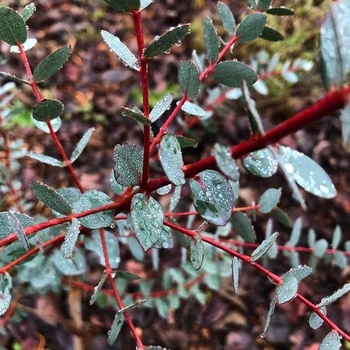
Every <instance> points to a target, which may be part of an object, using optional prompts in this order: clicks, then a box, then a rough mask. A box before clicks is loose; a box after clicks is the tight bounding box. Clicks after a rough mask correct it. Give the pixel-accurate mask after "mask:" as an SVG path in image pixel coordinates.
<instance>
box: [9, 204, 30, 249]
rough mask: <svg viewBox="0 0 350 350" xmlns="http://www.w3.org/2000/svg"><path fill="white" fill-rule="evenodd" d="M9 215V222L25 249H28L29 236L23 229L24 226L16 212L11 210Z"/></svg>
mask: <svg viewBox="0 0 350 350" xmlns="http://www.w3.org/2000/svg"><path fill="white" fill-rule="evenodd" d="M7 216H8V222H9V224H10V226H11V227H12V229H13V231H14V233H15V235H16V237H17V239H18V241H19V242H20V243H21V244H22V246H23V247H24V249H25V250H27V251H28V250H29V244H28V239H27V236H26V234H25V232H24V230H23V227H22V225H21V223H20V221H19V220H18V219H17V217H16V216H15V214H14V212H13V211H11V210H9V211H8V212H7Z"/></svg>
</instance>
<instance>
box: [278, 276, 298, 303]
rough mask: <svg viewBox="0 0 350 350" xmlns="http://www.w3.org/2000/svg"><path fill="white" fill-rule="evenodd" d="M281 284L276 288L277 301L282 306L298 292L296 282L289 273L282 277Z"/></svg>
mask: <svg viewBox="0 0 350 350" xmlns="http://www.w3.org/2000/svg"><path fill="white" fill-rule="evenodd" d="M282 281H283V284H281V285H279V286H278V287H277V300H278V302H279V303H280V304H284V303H286V302H288V301H291V300H292V299H293V298H295V295H296V294H297V292H298V280H297V279H296V278H295V277H294V276H293V274H291V273H288V272H287V273H286V274H285V275H284V276H283V277H282Z"/></svg>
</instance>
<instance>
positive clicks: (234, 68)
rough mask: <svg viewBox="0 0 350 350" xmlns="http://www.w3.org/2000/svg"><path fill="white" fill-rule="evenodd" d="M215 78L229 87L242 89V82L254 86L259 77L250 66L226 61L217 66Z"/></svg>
mask: <svg viewBox="0 0 350 350" xmlns="http://www.w3.org/2000/svg"><path fill="white" fill-rule="evenodd" d="M213 76H214V78H215V79H216V80H217V81H218V82H219V83H221V84H224V85H226V86H229V87H241V83H242V80H245V81H246V82H247V84H248V85H253V84H254V83H255V82H256V81H257V80H258V77H257V75H256V73H255V72H254V70H253V69H252V68H250V67H249V66H247V65H245V64H243V63H241V62H237V61H225V62H221V63H219V64H217V65H216V66H215V71H214V74H213Z"/></svg>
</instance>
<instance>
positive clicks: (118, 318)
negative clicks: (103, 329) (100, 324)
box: [108, 312, 124, 345]
mask: <svg viewBox="0 0 350 350" xmlns="http://www.w3.org/2000/svg"><path fill="white" fill-rule="evenodd" d="M123 324H124V315H123V314H122V313H119V312H117V313H116V315H115V317H114V321H113V323H112V327H111V329H110V330H109V331H108V343H109V345H113V344H114V343H115V341H116V340H117V338H118V335H119V333H120V330H121V329H122V326H123Z"/></svg>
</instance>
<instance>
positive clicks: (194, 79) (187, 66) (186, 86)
mask: <svg viewBox="0 0 350 350" xmlns="http://www.w3.org/2000/svg"><path fill="white" fill-rule="evenodd" d="M178 80H179V84H180V89H181V91H182V92H183V93H186V94H187V96H188V97H189V98H195V97H196V96H197V95H198V92H199V73H198V70H197V67H196V66H195V64H194V63H193V62H191V61H183V62H181V63H180V67H179V73H178Z"/></svg>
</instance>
